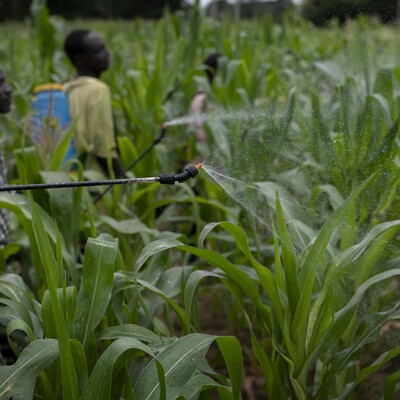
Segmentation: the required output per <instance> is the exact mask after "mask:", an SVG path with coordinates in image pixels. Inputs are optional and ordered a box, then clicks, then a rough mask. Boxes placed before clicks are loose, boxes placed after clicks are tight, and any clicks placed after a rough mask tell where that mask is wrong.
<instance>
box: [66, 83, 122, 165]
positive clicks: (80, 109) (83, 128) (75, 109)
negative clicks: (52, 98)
mask: <svg viewBox="0 0 400 400" xmlns="http://www.w3.org/2000/svg"><path fill="white" fill-rule="evenodd" d="M63 90H64V91H65V92H66V93H67V95H68V103H69V112H70V116H71V120H72V121H76V123H77V126H76V132H75V136H74V139H75V147H76V150H77V153H78V154H79V155H81V154H86V155H88V156H89V157H87V158H88V159H87V160H86V162H85V164H86V165H87V166H89V167H94V165H93V163H95V157H96V156H97V157H102V158H108V157H110V158H117V157H118V152H117V143H116V140H115V135H114V122H113V116H112V105H111V92H110V89H109V87H108V86H107V85H106V84H105V83H104V82H102V81H100V80H99V79H96V78H92V77H88V76H81V77H78V78H76V79H74V80H72V81H70V82H68V83H66V84H65V85H64V86H63ZM96 164H97V163H96ZM96 169H97V168H96Z"/></svg>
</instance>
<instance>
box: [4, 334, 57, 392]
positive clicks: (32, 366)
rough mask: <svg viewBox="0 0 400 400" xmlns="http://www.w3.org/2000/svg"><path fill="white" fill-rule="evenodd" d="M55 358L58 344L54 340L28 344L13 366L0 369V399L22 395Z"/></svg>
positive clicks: (36, 341)
mask: <svg viewBox="0 0 400 400" xmlns="http://www.w3.org/2000/svg"><path fill="white" fill-rule="evenodd" d="M57 357H58V342H57V340H55V339H40V340H35V341H34V342H32V343H31V344H29V345H28V346H27V347H25V349H24V350H23V351H22V352H21V355H20V356H19V357H18V360H17V361H16V363H15V364H13V365H10V366H4V367H0V399H1V400H6V399H9V398H11V397H12V396H16V395H18V394H22V393H24V392H25V391H26V390H28V389H29V388H30V387H31V386H32V385H34V384H35V381H36V378H37V377H38V375H39V374H40V373H41V372H42V371H43V370H44V369H45V368H47V367H48V366H49V365H50V364H51V363H52V362H53V361H54V360H55V359H56V358H57Z"/></svg>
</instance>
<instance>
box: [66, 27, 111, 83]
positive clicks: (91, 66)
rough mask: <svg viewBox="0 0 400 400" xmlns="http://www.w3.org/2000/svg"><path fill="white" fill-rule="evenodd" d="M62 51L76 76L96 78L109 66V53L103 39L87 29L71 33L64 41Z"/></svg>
mask: <svg viewBox="0 0 400 400" xmlns="http://www.w3.org/2000/svg"><path fill="white" fill-rule="evenodd" d="M64 51H65V53H66V54H67V56H68V58H69V59H70V60H71V62H72V64H73V65H74V66H75V68H76V70H77V72H78V75H89V76H96V77H98V76H100V74H101V73H102V72H104V71H106V70H107V69H108V67H109V64H110V53H109V51H108V49H107V47H106V45H105V42H104V40H103V38H102V37H101V36H100V35H99V34H98V33H96V32H92V31H90V30H87V29H76V30H74V31H72V32H71V33H70V34H69V35H68V36H67V38H66V39H65V42H64Z"/></svg>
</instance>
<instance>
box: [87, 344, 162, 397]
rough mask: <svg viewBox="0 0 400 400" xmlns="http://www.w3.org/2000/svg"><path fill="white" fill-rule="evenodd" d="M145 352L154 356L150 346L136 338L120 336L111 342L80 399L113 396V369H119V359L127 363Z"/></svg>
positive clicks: (97, 363)
mask: <svg viewBox="0 0 400 400" xmlns="http://www.w3.org/2000/svg"><path fill="white" fill-rule="evenodd" d="M143 353H146V354H149V355H151V356H154V354H153V351H152V350H151V349H150V348H149V347H148V346H146V345H144V344H143V343H141V342H139V341H138V340H136V339H134V338H120V339H117V340H116V341H114V342H113V343H111V345H110V346H109V347H107V349H106V350H105V351H104V353H103V354H102V355H101V357H100V358H99V360H98V361H97V362H96V365H95V367H94V369H93V372H92V374H91V375H90V378H89V381H88V383H87V385H86V388H85V391H84V392H83V393H82V396H81V397H80V400H92V399H102V398H104V399H109V398H111V383H112V378H113V370H114V371H115V370H117V369H118V366H119V361H121V362H122V363H124V364H125V363H126V362H127V361H129V360H131V359H134V358H137V357H139V356H140V355H142V354H143ZM156 375H157V373H156ZM139 398H140V397H139Z"/></svg>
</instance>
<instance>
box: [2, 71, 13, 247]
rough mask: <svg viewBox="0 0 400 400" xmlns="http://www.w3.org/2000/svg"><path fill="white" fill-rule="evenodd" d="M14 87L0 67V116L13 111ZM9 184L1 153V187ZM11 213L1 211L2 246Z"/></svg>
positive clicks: (7, 235)
mask: <svg viewBox="0 0 400 400" xmlns="http://www.w3.org/2000/svg"><path fill="white" fill-rule="evenodd" d="M11 101H12V87H11V85H10V84H9V83H8V82H7V80H6V74H5V72H4V69H3V67H2V66H0V114H6V113H8V112H9V111H10V109H11ZM6 184H7V166H6V162H5V159H4V156H3V153H2V152H1V151H0V186H3V185H6ZM8 220H9V213H8V211H7V210H5V209H0V246H5V245H6V244H7V243H8V241H9V227H8Z"/></svg>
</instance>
